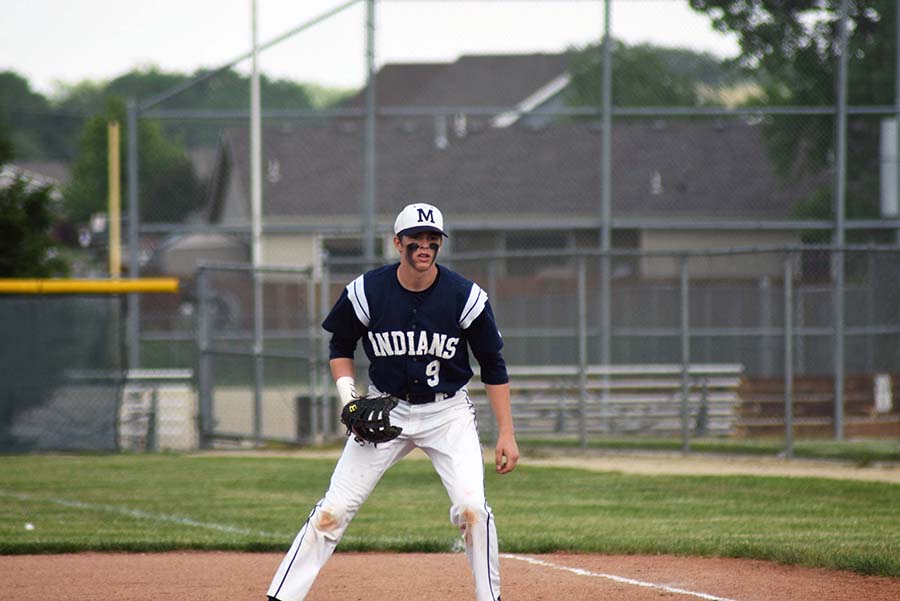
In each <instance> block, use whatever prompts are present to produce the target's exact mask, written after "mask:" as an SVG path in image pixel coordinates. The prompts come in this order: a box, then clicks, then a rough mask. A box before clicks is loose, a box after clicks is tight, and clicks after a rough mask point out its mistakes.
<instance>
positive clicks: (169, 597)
mask: <svg viewBox="0 0 900 601" xmlns="http://www.w3.org/2000/svg"><path fill="white" fill-rule="evenodd" d="M280 560H281V556H280V555H278V554H271V553H258V554H257V553H200V552H189V553H158V554H103V553H82V554H75V555H25V556H6V557H0V582H2V583H3V586H2V587H0V599H2V600H4V601H5V600H10V601H12V600H16V601H21V600H22V599H54V600H59V601H61V600H67V601H95V600H97V599H128V600H129V601H223V600H226V599H227V600H229V601H264V600H265V591H266V588H267V586H268V584H269V579H270V578H271V577H272V574H273V573H274V571H275V569H276V567H277V566H278V563H279V561H280ZM363 566H364V567H363ZM501 570H502V575H503V598H504V599H505V600H506V601H599V600H605V599H615V600H617V601H658V600H659V599H673V600H676V599H685V600H686V601H690V600H691V599H706V600H708V601H782V600H785V599H790V600H791V601H851V600H853V601H858V600H862V599H865V600H866V601H897V599H900V579H891V578H874V577H866V576H860V575H857V574H851V573H846V572H829V571H826V570H818V569H809V568H798V567H790V566H782V565H777V564H772V563H768V562H762V561H751V560H734V559H696V558H682V557H669V556H655V557H642V556H598V555H564V554H554V555H528V556H519V555H515V556H509V555H507V556H504V557H503V560H502V561H501ZM363 576H364V578H363ZM472 596H473V594H472V586H471V576H470V574H469V569H468V565H467V564H466V559H465V556H464V555H462V554H403V555H396V554H387V553H367V554H359V553H338V554H336V555H335V556H334V557H333V558H332V559H331V561H330V562H329V563H328V564H327V565H326V566H325V569H324V570H323V571H322V574H321V575H320V577H319V580H318V581H317V582H316V584H315V586H314V587H313V590H312V591H311V593H310V596H309V599H310V601H368V600H384V601H461V600H464V599H471V598H472Z"/></svg>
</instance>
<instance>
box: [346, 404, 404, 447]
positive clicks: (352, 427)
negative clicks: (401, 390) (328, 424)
mask: <svg viewBox="0 0 900 601" xmlns="http://www.w3.org/2000/svg"><path fill="white" fill-rule="evenodd" d="M396 406H397V399H395V398H394V397H392V396H390V395H383V396H378V397H373V398H369V397H360V398H358V399H354V400H352V401H350V402H349V403H347V404H346V405H344V408H343V409H342V410H341V423H343V424H344V425H345V426H347V436H350V434H351V433H352V434H353V437H354V439H355V440H356V442H358V443H360V444H365V443H367V442H371V443H374V444H378V443H380V442H387V441H389V440H394V439H395V438H397V437H398V436H400V432H402V431H403V428H399V427H397V426H392V425H391V410H392V409H393V408H394V407H396Z"/></svg>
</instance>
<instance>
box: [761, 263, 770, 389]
mask: <svg viewBox="0 0 900 601" xmlns="http://www.w3.org/2000/svg"><path fill="white" fill-rule="evenodd" d="M771 290H772V282H771V280H770V279H769V276H767V275H764V276H762V277H761V278H759V320H760V322H761V323H760V325H761V326H762V331H763V333H762V336H760V345H759V353H760V357H759V363H760V365H759V367H760V372H761V373H762V375H764V376H771V375H772V349H771V347H770V346H769V342H770V339H769V329H770V328H771V327H772V296H771Z"/></svg>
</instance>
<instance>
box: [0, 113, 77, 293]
mask: <svg viewBox="0 0 900 601" xmlns="http://www.w3.org/2000/svg"><path fill="white" fill-rule="evenodd" d="M4 129H5V128H3V127H2V126H0V166H2V165H3V164H5V163H6V162H7V161H9V160H11V159H12V158H13V154H14V152H13V146H12V144H11V143H10V141H9V138H8V134H7V133H6V131H5V130H4ZM53 207H54V199H53V188H52V186H35V185H34V184H33V183H32V182H30V181H28V180H27V179H26V178H24V177H22V176H16V177H13V178H12V181H10V182H8V183H7V182H2V183H0V277H2V278H17V277H18V278H24V277H27V278H47V277H54V276H62V275H67V274H68V272H69V266H68V264H67V262H66V261H65V260H64V259H63V258H62V257H61V256H60V255H59V248H58V245H57V243H56V241H55V240H54V239H53V236H52V235H51V227H52V226H53V224H54V223H55V222H56V221H57V219H56V216H55V215H54V209H53Z"/></svg>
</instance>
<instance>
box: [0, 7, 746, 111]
mask: <svg viewBox="0 0 900 601" xmlns="http://www.w3.org/2000/svg"><path fill="white" fill-rule="evenodd" d="M346 3H347V0H256V6H257V15H258V18H257V23H258V26H257V32H258V40H259V43H260V44H264V43H266V42H268V41H270V40H273V39H275V38H277V37H278V36H280V35H282V34H284V33H285V32H288V31H290V30H292V29H294V28H296V27H299V26H301V25H304V24H306V23H309V22H310V21H311V20H312V19H314V18H316V17H319V16H321V15H323V14H325V13H327V12H328V11H331V10H332V9H335V8H337V7H339V6H342V5H344V4H346ZM251 6H252V1H251V0H0V15H2V19H0V71H4V70H12V71H15V72H17V73H18V74H19V75H21V76H23V77H25V78H26V79H28V80H29V82H30V83H31V86H32V88H33V89H35V90H37V91H39V92H41V93H43V94H47V95H51V96H52V95H54V94H55V93H58V92H59V91H60V90H61V89H63V88H64V86H66V85H71V84H74V83H78V82H81V81H84V80H91V81H97V82H100V81H106V80H109V79H113V78H115V77H117V76H119V75H122V74H124V73H127V72H128V71H130V70H131V69H133V68H143V67H150V66H155V67H158V68H160V69H162V70H164V71H174V72H181V73H192V72H193V71H195V70H196V69H198V68H201V67H204V68H215V67H219V66H221V65H224V64H226V63H229V62H231V61H232V60H234V59H236V58H238V57H239V56H241V55H243V54H244V53H246V52H248V51H249V50H250V48H251V44H252V37H251V32H252V26H251V18H250V15H251ZM377 7H378V8H377V12H376V46H375V60H376V65H378V66H380V65H383V64H385V63H397V62H426V61H440V62H444V61H446V62H451V61H453V60H455V59H456V58H457V57H459V56H460V55H462V54H502V53H523V52H561V51H563V50H565V49H566V48H567V47H571V46H576V47H577V46H584V45H586V44H588V43H593V42H597V41H599V40H600V38H601V36H602V33H603V15H604V5H603V2H602V1H598V0H543V1H539V0H464V1H452V0H381V1H379V3H378V5H377ZM610 23H611V25H612V29H613V37H614V38H616V39H619V40H622V41H624V42H627V43H629V44H637V43H643V42H650V43H654V44H658V45H662V46H670V47H684V48H691V49H693V50H697V51H706V52H711V53H713V54H715V55H717V56H720V57H731V56H734V55H736V54H737V44H736V42H735V40H734V38H733V37H731V36H725V35H722V34H719V33H717V32H715V31H713V29H712V27H711V26H710V24H709V19H708V17H706V16H705V15H702V14H699V13H696V12H694V11H692V10H691V9H690V8H689V7H688V3H687V0H613V3H612V17H611V19H610ZM249 67H250V62H249V60H245V61H243V62H242V63H241V64H240V65H239V66H238V69H239V70H241V71H243V72H248V71H249ZM259 68H260V70H261V72H263V73H265V74H266V75H267V76H269V77H272V78H275V79H289V80H293V81H299V82H305V83H317V84H320V85H323V86H327V87H339V88H353V87H359V86H360V85H361V84H362V83H363V81H364V80H365V75H366V59H365V6H364V3H362V2H360V3H358V4H356V5H353V6H351V7H350V8H347V9H346V10H343V11H342V12H340V13H339V14H337V15H336V16H333V17H330V18H329V19H327V20H325V21H324V22H322V23H319V24H317V25H314V26H311V27H309V28H307V29H306V30H304V31H303V32H301V33H299V34H297V35H294V36H292V37H291V38H289V39H287V40H285V41H284V42H281V43H279V44H277V45H276V46H273V47H272V48H270V49H268V50H265V51H264V52H261V53H260V54H259Z"/></svg>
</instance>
